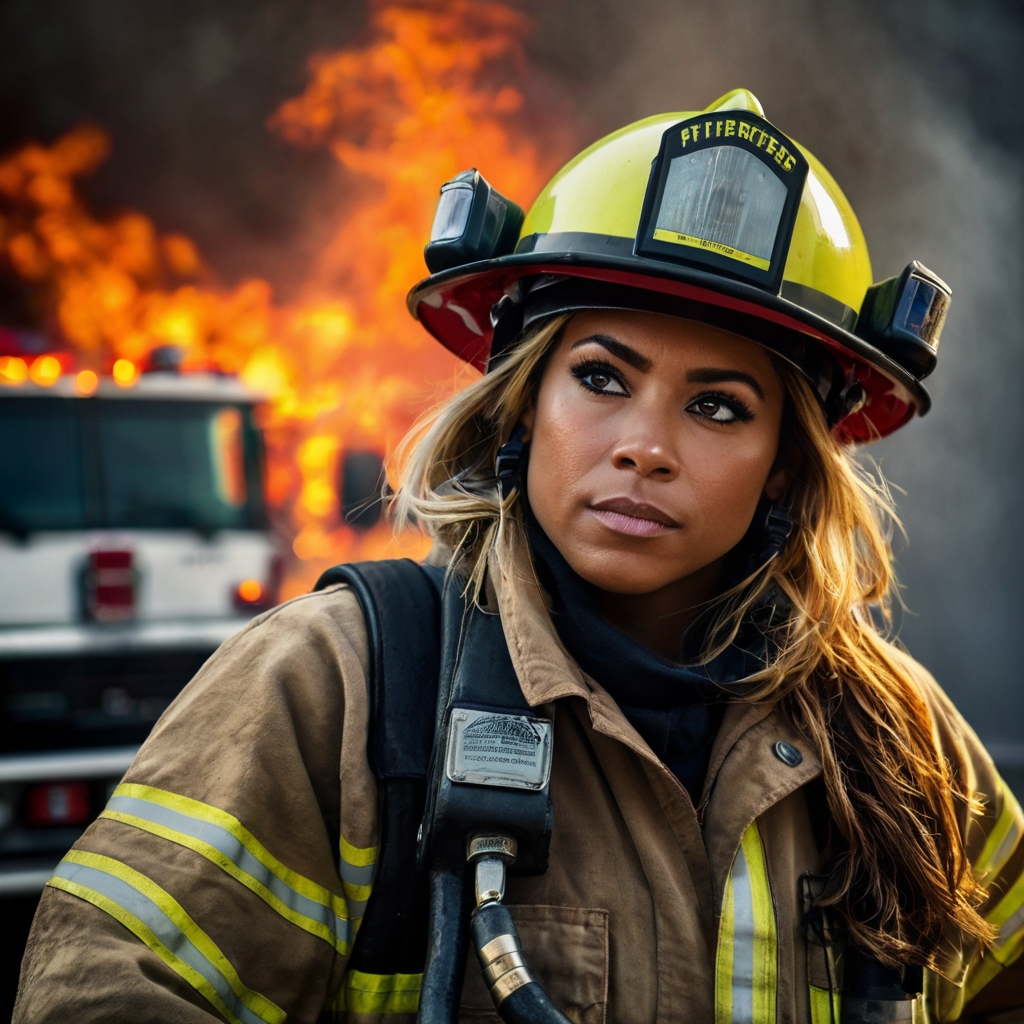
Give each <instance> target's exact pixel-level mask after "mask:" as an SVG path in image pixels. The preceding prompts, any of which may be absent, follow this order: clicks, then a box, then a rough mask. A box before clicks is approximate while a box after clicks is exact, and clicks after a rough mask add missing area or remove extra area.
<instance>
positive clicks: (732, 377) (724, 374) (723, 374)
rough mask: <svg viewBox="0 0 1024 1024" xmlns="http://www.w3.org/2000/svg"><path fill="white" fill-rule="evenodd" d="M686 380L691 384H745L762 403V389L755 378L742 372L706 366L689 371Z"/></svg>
mask: <svg viewBox="0 0 1024 1024" xmlns="http://www.w3.org/2000/svg"><path fill="white" fill-rule="evenodd" d="M686 379H687V380H688V381H689V382H690V383H691V384H725V383H727V382H729V381H735V382H736V383H738V384H746V385H747V387H749V388H750V390H751V391H753V392H754V394H755V395H757V397H758V398H760V399H761V401H764V388H762V387H761V385H760V384H759V383H758V382H757V378H756V377H753V376H751V375H750V374H749V373H744V372H743V371H742V370H726V369H719V368H718V367H714V366H707V367H702V368H701V369H699V370H690V371H689V373H687V375H686Z"/></svg>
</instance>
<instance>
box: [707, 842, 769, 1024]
mask: <svg viewBox="0 0 1024 1024" xmlns="http://www.w3.org/2000/svg"><path fill="white" fill-rule="evenodd" d="M778 955H779V943H778V931H777V924H776V920H775V903H774V900H773V899H772V892H771V886H770V885H769V882H768V871H767V867H766V865H765V859H764V850H763V848H762V846H761V836H760V833H759V832H758V830H757V825H756V823H753V824H751V825H750V826H748V828H747V830H746V831H745V832H744V833H743V838H742V840H741V841H740V848H739V849H738V850H737V851H736V856H735V857H734V858H733V864H732V869H731V871H730V873H729V878H728V881H727V882H726V891H725V899H724V902H723V905H722V918H721V921H720V923H719V930H718V950H717V953H716V958H715V1021H716V1024H774V1021H775V1018H776V1003H777V991H778Z"/></svg>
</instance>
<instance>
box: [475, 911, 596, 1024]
mask: <svg viewBox="0 0 1024 1024" xmlns="http://www.w3.org/2000/svg"><path fill="white" fill-rule="evenodd" d="M509 910H511V911H512V916H513V917H514V918H515V922H516V928H517V929H518V931H519V938H520V939H521V940H522V943H523V955H524V956H525V957H526V962H527V963H528V964H529V966H530V971H531V972H532V974H533V976H534V977H535V978H536V979H537V980H538V981H539V982H540V983H541V985H543V986H544V988H545V989H546V990H547V993H548V995H549V996H551V998H552V1000H553V1001H554V1003H555V1005H556V1006H557V1007H558V1008H559V1009H560V1010H561V1011H562V1012H563V1013H564V1014H565V1015H566V1016H567V1017H568V1018H569V1020H571V1021H572V1022H573V1024H604V1021H605V1006H606V1003H607V1001H608V911H607V910H583V909H577V908H575V907H545V906H513V905H510V906H509ZM459 1021H460V1022H464V1024H501V1018H500V1017H499V1016H498V1014H497V1013H496V1012H495V1009H494V1003H493V1002H491V996H490V993H489V992H488V991H487V986H486V985H485V984H484V982H483V979H482V978H481V976H480V965H479V964H478V963H477V959H476V954H475V953H474V952H473V951H472V950H470V953H469V957H468V963H467V964H466V980H465V983H464V984H463V987H462V1005H461V1008H460V1010H459Z"/></svg>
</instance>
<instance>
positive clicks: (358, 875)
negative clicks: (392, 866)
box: [341, 858, 377, 885]
mask: <svg viewBox="0 0 1024 1024" xmlns="http://www.w3.org/2000/svg"><path fill="white" fill-rule="evenodd" d="M376 868H377V865H376V863H373V864H367V865H366V866H365V867H356V865H355V864H349V862H348V861H347V860H345V859H344V858H342V860H341V880H342V881H343V882H348V884H349V885H373V873H374V871H375V870H376Z"/></svg>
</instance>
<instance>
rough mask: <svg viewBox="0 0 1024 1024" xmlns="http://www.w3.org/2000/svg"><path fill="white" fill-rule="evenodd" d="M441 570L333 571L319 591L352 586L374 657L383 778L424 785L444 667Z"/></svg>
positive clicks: (377, 770)
mask: <svg viewBox="0 0 1024 1024" xmlns="http://www.w3.org/2000/svg"><path fill="white" fill-rule="evenodd" d="M444 573H445V570H444V569H443V568H437V567H434V566H423V565H418V564H417V563H416V562H413V561H411V560H410V559H408V558H401V559H395V560H392V561H383V562H353V563H352V564H350V565H336V566H334V568H332V569H328V570H327V571H326V572H325V573H324V574H323V575H322V576H321V577H320V579H319V580H317V583H316V586H315V587H314V590H323V589H324V588H325V587H329V586H332V585H334V584H336V583H347V584H348V585H349V586H350V587H351V588H352V592H353V593H354V594H355V596H356V599H357V600H358V601H359V606H360V608H361V609H362V612H363V619H364V621H365V622H366V634H367V643H368V645H369V653H370V678H369V684H370V736H369V746H368V751H367V752H368V755H369V759H370V767H371V768H372V769H373V772H374V774H375V775H376V776H377V778H378V779H380V780H384V779H425V778H426V777H427V771H428V768H429V764H430V752H431V748H432V747H433V743H434V734H433V729H431V728H430V723H432V722H433V719H434V714H435V709H436V707H437V682H438V679H439V677H440V665H441V585H442V583H443V582H444Z"/></svg>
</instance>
